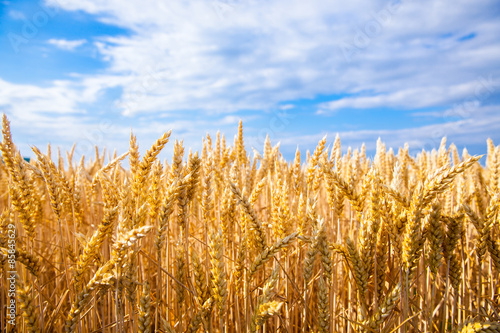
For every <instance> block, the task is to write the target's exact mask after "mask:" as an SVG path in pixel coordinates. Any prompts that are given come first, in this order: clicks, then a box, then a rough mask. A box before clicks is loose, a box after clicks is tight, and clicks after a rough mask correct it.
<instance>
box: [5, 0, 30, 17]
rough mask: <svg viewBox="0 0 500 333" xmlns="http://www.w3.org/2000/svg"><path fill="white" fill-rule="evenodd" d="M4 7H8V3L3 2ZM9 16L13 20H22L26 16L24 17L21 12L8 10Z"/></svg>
mask: <svg viewBox="0 0 500 333" xmlns="http://www.w3.org/2000/svg"><path fill="white" fill-rule="evenodd" d="M3 3H4V4H5V5H8V4H9V3H8V2H3ZM9 16H10V17H11V18H13V19H14V20H24V19H26V15H24V13H23V12H21V11H18V10H14V9H11V10H9Z"/></svg>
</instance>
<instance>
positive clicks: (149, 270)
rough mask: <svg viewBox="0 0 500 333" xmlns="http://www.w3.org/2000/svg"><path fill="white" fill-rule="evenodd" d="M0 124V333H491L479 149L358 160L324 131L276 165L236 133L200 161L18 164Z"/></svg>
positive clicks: (494, 252) (492, 217) (495, 257)
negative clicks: (313, 146)
mask: <svg viewBox="0 0 500 333" xmlns="http://www.w3.org/2000/svg"><path fill="white" fill-rule="evenodd" d="M2 125H3V126H2V134H3V141H2V144H1V145H0V150H1V153H2V160H3V163H0V194H1V197H0V211H1V217H0V232H1V233H0V260H1V266H0V267H1V271H0V274H1V281H2V287H1V290H0V301H1V304H0V305H1V317H0V325H1V327H2V330H3V331H4V332H16V331H17V332H96V333H97V332H134V333H135V332H141V333H146V332H290V333H291V332H387V333H389V332H500V324H499V321H500V297H499V292H500V286H499V284H498V283H499V280H498V276H499V272H500V240H499V204H500V190H499V180H500V146H495V145H494V144H493V142H492V141H491V140H489V141H488V142H487V148H488V153H487V155H486V156H470V155H469V154H468V153H467V151H466V150H464V151H463V152H462V153H459V152H458V151H457V148H456V146H455V145H453V144H451V145H449V146H447V143H446V139H443V140H442V142H441V146H440V147H439V149H438V150H433V151H422V152H421V153H419V154H418V155H417V156H410V155H409V148H408V146H407V145H405V147H403V148H399V150H398V152H397V154H396V153H395V152H394V151H393V150H392V149H386V147H385V145H384V144H383V143H382V142H380V141H379V142H378V143H377V151H376V155H375V156H374V158H373V159H370V158H368V157H367V156H366V153H365V147H364V146H363V147H361V148H359V149H354V150H352V149H351V148H349V149H348V150H347V153H345V154H342V151H346V150H345V149H344V150H342V147H341V142H340V139H339V138H338V137H337V138H336V139H335V140H334V141H333V142H331V143H327V138H326V137H325V138H323V139H322V140H321V141H319V143H318V145H317V147H316V149H315V150H314V151H313V152H311V153H309V152H307V154H304V153H302V154H301V152H300V151H298V150H297V153H296V155H295V159H294V160H293V161H287V160H285V159H284V158H283V156H282V155H281V153H280V151H279V145H277V146H274V147H273V146H272V145H271V143H270V141H269V140H267V141H266V143H265V146H264V148H263V153H262V155H260V154H259V153H257V152H254V153H253V154H250V153H249V152H248V151H247V150H246V149H245V144H244V139H243V127H242V124H241V122H240V126H239V131H238V134H237V136H236V137H235V138H234V143H233V145H232V146H231V145H230V144H228V142H226V139H225V137H224V136H223V135H220V134H219V133H217V137H216V138H215V140H213V139H212V138H211V137H210V136H209V135H207V136H206V138H205V139H204V140H203V150H202V151H201V152H200V153H198V152H195V153H193V152H191V151H189V152H187V151H186V148H185V147H184V146H183V142H182V141H177V140H175V142H169V139H170V136H171V133H170V132H167V133H165V134H164V135H163V136H162V137H160V138H159V139H158V140H157V141H156V142H155V143H154V144H153V146H152V147H151V148H150V149H149V150H147V152H146V154H145V155H144V156H142V157H141V156H140V154H139V147H138V145H137V143H136V138H135V136H133V135H131V137H130V148H129V151H128V152H126V153H125V154H123V155H121V156H117V155H116V154H114V156H108V155H109V154H107V153H106V152H105V151H102V152H100V151H99V150H98V149H97V148H96V150H95V156H92V157H82V159H81V160H80V161H74V160H73V151H70V152H68V153H66V155H65V156H63V155H61V154H60V153H57V156H56V153H55V152H51V151H50V146H49V148H48V151H46V152H45V153H43V152H42V151H41V150H39V149H38V148H36V147H33V148H32V149H33V152H34V154H35V155H36V159H33V160H31V161H30V162H26V161H25V160H24V159H23V158H22V155H21V154H20V152H19V151H18V149H17V148H16V146H15V144H14V141H13V138H12V136H11V132H10V127H9V121H8V120H7V118H6V117H5V115H4V117H3V124H2ZM172 141H173V140H172ZM166 145H173V150H174V154H173V158H172V160H170V161H164V162H162V161H159V160H158V154H159V153H160V151H161V150H162V149H163V148H164V147H165V146H166ZM252 155H253V156H252ZM126 159H128V163H127V161H126ZM105 161H109V162H106V163H105ZM125 165H126V166H125ZM128 165H130V167H128ZM482 165H485V167H483V166H482ZM12 304H14V305H12ZM13 306H14V310H12V309H13Z"/></svg>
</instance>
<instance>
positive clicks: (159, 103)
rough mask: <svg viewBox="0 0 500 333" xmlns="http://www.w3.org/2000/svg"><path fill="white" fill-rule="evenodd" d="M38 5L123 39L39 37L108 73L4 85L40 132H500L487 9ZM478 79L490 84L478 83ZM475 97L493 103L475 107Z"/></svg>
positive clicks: (375, 4)
mask: <svg viewBox="0 0 500 333" xmlns="http://www.w3.org/2000/svg"><path fill="white" fill-rule="evenodd" d="M45 4H47V5H50V6H53V7H56V8H58V9H59V11H58V17H63V16H64V15H67V14H68V13H79V15H80V14H81V15H83V14H88V15H89V20H98V21H100V22H103V23H106V24H108V25H112V26H117V27H121V28H123V29H125V30H126V31H127V32H129V33H127V34H120V35H113V34H99V33H97V32H96V33H95V34H94V35H92V36H91V35H89V36H85V39H82V36H80V35H79V36H78V37H75V36H65V35H64V34H63V33H58V34H53V36H51V35H50V34H48V33H47V34H46V35H48V36H49V37H48V38H49V39H47V36H46V35H43V36H44V38H45V39H44V42H45V44H44V45H46V43H48V44H49V45H50V46H53V47H57V48H59V49H63V50H67V51H73V52H71V53H70V52H64V54H65V55H66V56H68V57H69V56H74V55H77V54H78V55H80V56H82V57H83V50H87V51H88V50H89V49H91V50H92V51H91V52H92V61H96V62H97V61H99V62H100V64H101V65H102V67H101V68H99V70H98V71H89V72H86V71H80V72H76V73H75V72H72V74H71V76H70V78H68V76H67V74H68V73H67V72H65V73H61V77H62V75H63V74H64V75H66V76H64V79H61V80H57V81H53V80H52V81H49V82H47V81H46V82H44V84H43V85H41V84H40V85H38V86H37V85H34V84H23V85H21V84H16V83H13V82H9V80H7V79H5V78H4V79H3V80H2V79H0V106H2V108H3V109H4V110H6V111H7V112H10V114H18V115H22V116H28V117H33V119H41V120H40V124H41V123H44V122H43V121H42V120H47V119H48V117H49V116H47V114H48V112H50V114H51V115H53V114H57V115H58V116H57V117H59V119H73V118H72V117H75V118H74V119H75V120H76V119H78V117H85V123H86V124H88V126H89V128H90V127H91V126H92V124H94V126H96V127H98V126H99V117H100V116H102V115H103V114H106V113H105V112H104V111H99V112H102V113H99V112H98V111H96V109H100V108H104V107H101V106H100V105H102V104H103V103H104V105H106V108H109V109H108V113H107V114H108V115H113V117H116V118H117V119H120V122H121V124H122V125H123V126H124V127H123V128H121V127H119V128H120V130H118V132H119V133H122V134H123V133H125V132H127V131H128V130H129V129H130V128H129V127H130V126H129V127H127V126H128V125H133V127H134V129H136V130H137V131H140V132H144V133H148V129H149V126H151V125H150V124H151V123H154V121H157V120H158V119H165V118H168V119H171V118H173V119H175V124H176V126H178V129H179V131H181V133H183V134H186V135H187V136H190V135H192V136H193V138H194V137H195V136H196V133H199V132H200V131H203V132H205V131H212V130H213V131H216V130H217V129H218V128H220V127H222V128H226V129H229V124H232V123H234V122H236V121H237V119H239V118H244V119H250V120H249V122H250V126H249V130H248V133H249V135H253V136H254V138H257V137H259V136H261V134H260V132H261V131H262V129H270V130H271V131H274V133H275V134H276V135H275V137H276V139H281V140H282V142H283V143H284V144H288V143H289V144H290V146H295V145H296V141H297V140H296V139H294V138H295V137H296V135H298V133H296V132H294V130H295V127H300V128H301V131H303V133H302V135H305V136H310V137H315V136H316V133H319V132H322V133H323V132H325V131H329V130H331V127H328V128H327V126H328V125H329V124H330V123H335V122H340V121H341V120H343V119H349V117H350V115H349V113H350V112H351V111H352V110H355V111H364V112H366V113H367V114H368V113H372V112H380V111H379V110H380V109H385V108H389V109H392V110H400V111H401V112H402V113H405V112H406V113H407V114H408V117H407V118H405V119H408V118H411V114H418V115H422V116H425V115H428V116H433V117H427V118H425V117H420V118H419V119H420V121H421V122H420V123H418V124H412V123H400V124H398V125H397V126H387V127H384V126H379V130H375V129H373V126H371V125H370V124H368V123H367V122H366V121H365V122H363V121H364V119H363V117H358V118H357V119H352V120H350V121H351V122H355V123H356V124H358V128H361V129H363V128H365V129H364V131H365V132H363V131H361V132H359V131H356V135H358V136H359V135H362V136H363V137H365V138H366V141H370V139H369V137H371V139H376V136H377V133H379V132H380V133H394V136H393V137H394V138H397V137H400V136H401V137H403V136H404V134H403V133H407V138H408V140H413V141H414V142H417V141H419V140H420V141H421V139H419V138H421V137H422V135H421V133H427V132H426V131H427V129H428V128H429V127H428V126H431V127H432V126H436V127H439V126H441V127H442V128H448V129H450V127H449V126H451V128H453V129H454V130H453V131H454V133H457V134H456V135H457V136H458V135H459V134H458V133H462V134H460V135H464V136H466V135H470V131H469V130H462V129H461V128H460V126H456V124H457V122H459V123H460V122H461V123H465V124H469V125H470V128H476V127H478V126H484V129H485V131H492V132H494V131H497V130H498V132H500V125H499V124H497V125H495V124H490V123H488V122H487V121H485V119H486V118H485V117H486V116H485V114H486V111H485V110H487V109H488V108H491V109H493V110H495V108H496V110H498V108H499V107H500V106H499V104H500V102H499V97H500V89H499V87H498V86H499V78H500V69H499V68H500V63H499V60H498V59H500V58H499V55H500V38H499V37H498V34H497V33H496V31H499V30H500V21H498V19H497V15H495V13H496V12H498V5H497V4H496V2H495V1H494V0H481V1H479V2H474V3H471V2H470V1H467V0H459V1H451V0H446V1H444V2H439V3H436V2H434V1H430V0H424V1H423V2H419V3H415V2H412V1H401V2H391V1H382V0H377V1H367V0H355V1H351V2H349V3H345V4H343V5H342V6H334V5H332V3H331V1H328V0H311V1H308V2H303V1H298V0H291V1H283V0H270V1H266V2H264V3H259V2H255V1H233V0H224V1H222V0H217V1H210V2H207V1H202V0H191V1H171V2H168V3H165V2H158V1H153V0H130V1H126V2H122V1H118V0H112V1H106V2H102V1H98V0H86V1H80V0H64V1H60V0H46V1H45ZM391 8H392V9H394V8H395V9H394V10H392V9H391ZM389 10H390V15H389V16H387V15H386V16H384V15H385V14H387V13H386V12H388V11H389ZM44 29H45V28H44ZM47 29H48V26H47ZM37 36H38V35H37ZM50 37H52V38H50ZM363 39H364V43H361V44H360V42H362V40H363ZM346 44H347V45H350V46H351V47H353V49H352V50H353V51H354V53H352V57H351V58H350V59H349V61H346V57H345V53H344V52H343V49H342V47H343V45H346ZM30 45H31V44H30ZM83 45H85V47H82V46H83ZM32 47H36V43H33V44H32ZM78 52H81V53H78ZM59 53H61V52H59ZM74 59H75V58H71V61H73V60H74ZM68 62H70V60H68ZM480 77H482V78H484V79H485V80H486V81H491V82H492V83H491V85H490V86H488V87H486V88H485V87H484V86H482V83H481V80H480V79H479V78H480ZM0 78H2V74H1V72H0ZM490 78H491V80H490ZM478 90H480V93H482V95H481V96H483V97H484V96H485V95H484V93H485V92H488V93H489V95H488V96H487V97H486V98H483V97H481V98H478V97H477V91H478ZM110 92H111V93H110ZM471 105H473V107H472V106H471ZM276 110H284V111H288V112H290V113H293V114H295V115H296V118H295V119H294V120H293V121H291V122H289V123H288V124H287V125H286V126H284V128H283V129H281V127H280V129H279V130H273V129H272V128H271V127H272V126H271V125H269V124H267V123H263V122H265V121H268V122H269V123H271V120H269V119H272V117H270V116H269V113H271V112H274V111H276ZM463 110H467V111H463ZM488 112H489V111H488ZM249 113H253V114H254V115H256V116H255V117H254V118H251V117H248V114H249ZM181 115H182V116H181ZM37 117H38V118H37ZM64 117H66V118H64ZM182 117H184V118H182ZM245 117H246V118H245ZM380 117H384V115H383V114H381V115H380ZM424 118H425V119H424ZM82 119H83V118H82ZM140 119H147V120H148V121H140ZM185 119H189V120H190V121H194V122H195V123H196V126H198V127H196V128H195V130H196V131H197V132H196V131H195V130H190V129H188V128H187V126H186V123H185V122H184V121H185ZM212 119H215V120H212ZM422 119H423V120H422ZM424 120H425V121H424ZM68 121H69V122H70V123H72V120H71V121H70V120H68ZM391 121H392V120H391V119H387V123H390V122H391ZM399 121H401V120H399ZM346 122H347V121H346ZM226 123H227V126H226ZM461 123H460V124H461ZM160 124H161V125H163V123H159V125H160ZM312 124H315V125H312ZM77 125H78V124H77V122H76V121H75V126H77ZM122 125H119V124H117V125H116V126H122ZM167 125H168V124H166V126H167ZM35 126H41V125H35ZM446 126H448V127H446ZM474 126H476V127H474ZM495 126H496V127H495ZM394 128H401V130H399V129H394ZM403 128H404V131H403V130H402V129H403ZM125 129H127V131H126V130H125ZM424 129H425V131H424ZM342 130H343V132H342V131H341V132H342V133H344V134H345V135H346V136H348V137H350V138H352V140H354V137H355V136H354V135H353V136H349V135H350V134H349V133H351V132H348V131H346V130H345V128H344V129H342ZM383 131H387V132H383ZM398 131H399V132H398ZM353 133H354V132H353ZM69 134H70V133H69ZM198 137H199V135H198ZM259 140H260V139H258V140H257V139H256V142H257V141H259ZM290 140H295V143H292V142H291V141H290ZM420 141H419V142H420ZM310 144H313V143H310Z"/></svg>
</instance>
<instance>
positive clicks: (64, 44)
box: [47, 39, 87, 51]
mask: <svg viewBox="0 0 500 333" xmlns="http://www.w3.org/2000/svg"><path fill="white" fill-rule="evenodd" d="M47 42H48V43H49V44H51V45H54V46H55V47H57V48H59V49H61V50H66V51H74V50H75V49H76V48H77V47H79V46H82V45H83V44H85V43H86V42H87V41H86V40H85V39H78V40H66V39H49V40H48V41H47Z"/></svg>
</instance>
